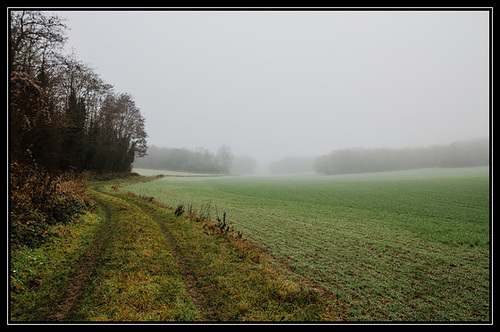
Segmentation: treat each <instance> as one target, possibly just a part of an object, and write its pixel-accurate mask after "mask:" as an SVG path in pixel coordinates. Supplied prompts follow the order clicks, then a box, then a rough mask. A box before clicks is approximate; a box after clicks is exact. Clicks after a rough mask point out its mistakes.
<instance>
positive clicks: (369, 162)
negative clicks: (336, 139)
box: [313, 139, 490, 175]
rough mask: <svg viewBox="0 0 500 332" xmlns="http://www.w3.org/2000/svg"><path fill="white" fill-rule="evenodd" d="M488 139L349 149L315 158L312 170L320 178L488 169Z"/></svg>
mask: <svg viewBox="0 0 500 332" xmlns="http://www.w3.org/2000/svg"><path fill="white" fill-rule="evenodd" d="M489 157H490V156H489V141H488V139H474V140H469V141H462V142H455V143H452V144H449V145H434V146H429V147H423V148H407V149H388V148H380V149H367V148H352V149H342V150H336V151H333V152H331V153H330V154H327V155H324V156H321V157H318V158H316V160H315V161H314V164H313V166H314V169H315V170H316V172H318V173H323V174H327V175H328V174H346V173H368V172H384V171H396V170H405V169H416V168H430V167H472V166H487V165H489Z"/></svg>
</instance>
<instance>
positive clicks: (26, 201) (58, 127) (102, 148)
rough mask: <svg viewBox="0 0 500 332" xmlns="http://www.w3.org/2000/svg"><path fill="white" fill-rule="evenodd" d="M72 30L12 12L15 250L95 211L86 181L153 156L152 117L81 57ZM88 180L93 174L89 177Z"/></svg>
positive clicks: (45, 17)
mask: <svg viewBox="0 0 500 332" xmlns="http://www.w3.org/2000/svg"><path fill="white" fill-rule="evenodd" d="M66 29H67V27H66V25H65V23H64V20H63V19H62V18H60V17H58V16H55V15H50V14H47V13H44V12H40V11H16V10H11V11H9V79H10V82H9V111H8V122H9V175H10V176H9V207H10V208H9V213H10V219H9V221H10V236H11V245H13V246H14V247H19V246H24V245H26V246H30V247H33V246H36V245H39V244H40V243H43V242H44V241H45V240H46V239H47V238H48V237H50V230H51V228H50V226H51V225H54V224H55V223H61V222H69V221H71V220H72V219H73V218H74V217H75V216H77V215H78V213H80V212H82V211H84V210H85V209H88V208H89V207H90V206H91V204H90V199H89V197H88V195H87V194H86V192H85V189H84V188H85V186H84V185H83V179H84V178H85V176H86V177H87V178H88V176H91V174H94V176H95V175H99V174H101V175H102V174H110V173H114V174H116V173H130V169H131V164H132V162H133V161H134V159H135V158H136V157H139V156H144V155H145V153H146V149H147V146H146V137H147V134H146V132H145V127H144V117H143V116H142V114H141V112H140V110H139V108H138V107H137V105H136V104H135V102H134V99H133V97H132V96H131V95H129V94H126V93H117V92H115V91H114V89H113V86H112V85H110V84H108V83H106V82H105V81H104V80H103V79H102V78H101V77H100V76H99V75H98V74H97V73H96V72H95V71H94V70H93V69H92V68H91V67H90V66H88V65H86V64H85V63H83V62H81V61H79V60H78V59H77V57H76V55H75V54H65V53H64V52H63V47H64V44H65V42H66ZM82 174H85V176H82Z"/></svg>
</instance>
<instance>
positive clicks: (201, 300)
mask: <svg viewBox="0 0 500 332" xmlns="http://www.w3.org/2000/svg"><path fill="white" fill-rule="evenodd" d="M124 199H125V200H126V201H127V202H128V203H129V204H133V205H134V206H135V207H137V208H138V209H140V210H141V211H142V212H143V214H145V215H146V216H148V217H149V218H151V220H153V221H154V222H155V223H157V224H158V226H159V227H160V229H161V230H162V232H163V234H164V236H165V239H166V240H167V243H168V245H169V249H170V251H171V252H172V254H173V256H174V260H175V263H176V264H177V267H178V268H179V271H180V273H181V275H182V280H183V282H184V285H185V287H186V289H187V291H188V293H189V297H190V298H191V299H192V300H193V303H194V304H195V306H196V308H197V309H198V311H199V313H200V316H201V318H202V320H203V321H215V320H217V317H216V316H217V315H216V313H215V311H214V310H213V308H211V307H210V306H208V305H207V301H206V298H205V296H204V294H203V293H202V292H201V290H200V289H199V288H198V287H196V281H197V280H196V275H195V274H193V273H192V271H191V270H190V269H189V266H188V264H186V262H185V257H184V256H183V255H182V253H181V251H180V250H178V249H177V244H176V242H175V240H174V238H173V236H172V234H171V232H170V230H169V228H168V225H167V224H166V223H165V222H164V221H163V220H162V218H161V217H160V216H158V215H157V214H155V213H154V210H155V209H158V208H159V207H152V206H151V205H152V203H148V202H145V201H138V200H140V198H135V197H133V196H128V197H126V198H124Z"/></svg>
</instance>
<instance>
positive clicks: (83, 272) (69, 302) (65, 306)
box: [48, 197, 116, 321]
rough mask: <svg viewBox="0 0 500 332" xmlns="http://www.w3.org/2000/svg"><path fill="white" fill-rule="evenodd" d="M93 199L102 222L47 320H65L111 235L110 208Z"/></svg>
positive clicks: (94, 268) (102, 202) (111, 217)
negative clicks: (99, 208)
mask: <svg viewBox="0 0 500 332" xmlns="http://www.w3.org/2000/svg"><path fill="white" fill-rule="evenodd" d="M95 199H96V201H97V204H99V206H101V208H102V209H103V211H104V215H105V220H104V223H103V224H102V225H101V227H100V228H99V229H98V231H97V233H96V235H95V236H94V240H93V243H92V245H91V246H90V249H89V250H88V251H87V252H86V253H85V254H83V255H82V256H81V257H80V258H79V259H78V262H77V269H76V273H75V274H74V275H73V276H71V277H70V279H69V281H68V288H67V291H66V294H65V296H64V299H63V300H62V301H61V302H59V303H58V304H57V305H56V308H55V310H54V313H53V315H52V316H51V317H49V318H48V320H49V321H65V320H67V318H68V315H69V314H70V312H71V311H72V309H73V308H74V307H75V306H76V305H77V304H78V302H79V300H80V298H81V296H82V293H83V289H84V287H85V285H86V284H87V283H88V282H89V280H90V278H91V276H92V274H93V273H94V272H95V270H96V268H97V267H98V266H99V264H100V262H101V259H102V256H103V252H104V245H105V243H107V242H108V241H109V239H110V237H111V235H112V229H113V225H114V224H115V223H116V221H115V220H114V219H113V216H112V214H111V210H110V208H109V206H108V204H107V202H106V201H105V200H100V199H98V198H97V197H96V198H95Z"/></svg>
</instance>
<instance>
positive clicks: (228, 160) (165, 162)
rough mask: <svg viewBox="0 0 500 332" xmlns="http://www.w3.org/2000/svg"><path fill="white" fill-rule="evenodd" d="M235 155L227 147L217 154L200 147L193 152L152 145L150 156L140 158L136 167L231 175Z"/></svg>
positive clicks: (220, 148) (135, 164) (223, 147)
mask: <svg viewBox="0 0 500 332" xmlns="http://www.w3.org/2000/svg"><path fill="white" fill-rule="evenodd" d="M233 160H234V155H233V153H232V152H231V148H230V147H229V146H227V145H222V146H221V147H219V149H218V150H217V152H216V153H212V152H210V151H209V150H207V149H205V148H203V147H200V148H197V149H195V150H194V151H193V150H189V149H184V148H182V149H178V148H165V147H157V146H155V145H152V146H151V147H149V149H148V154H147V155H146V156H144V157H142V158H138V159H137V161H136V162H135V163H134V167H138V168H149V169H167V170H171V171H180V172H192V173H220V174H223V173H229V172H230V171H231V167H232V163H233Z"/></svg>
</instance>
